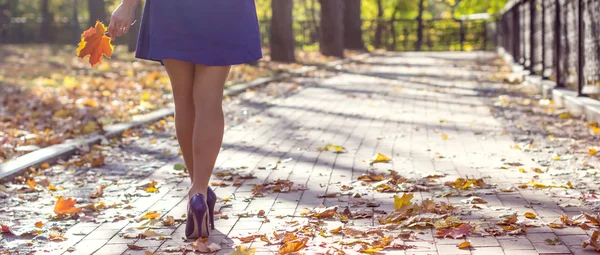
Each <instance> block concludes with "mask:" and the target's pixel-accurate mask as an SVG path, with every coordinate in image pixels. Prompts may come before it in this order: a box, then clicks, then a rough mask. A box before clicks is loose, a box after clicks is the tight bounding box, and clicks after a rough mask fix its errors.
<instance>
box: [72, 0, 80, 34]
mask: <svg viewBox="0 0 600 255" xmlns="http://www.w3.org/2000/svg"><path fill="white" fill-rule="evenodd" d="M78 9H79V0H73V14H72V15H73V16H72V17H71V27H72V37H73V39H72V40H73V42H74V43H78V42H79V37H80V33H81V31H79V30H81V27H80V26H79V10H78Z"/></svg>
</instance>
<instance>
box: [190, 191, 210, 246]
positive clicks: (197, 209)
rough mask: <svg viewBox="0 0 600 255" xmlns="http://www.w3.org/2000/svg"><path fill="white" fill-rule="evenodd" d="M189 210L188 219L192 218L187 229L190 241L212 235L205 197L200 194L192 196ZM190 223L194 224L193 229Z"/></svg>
mask: <svg viewBox="0 0 600 255" xmlns="http://www.w3.org/2000/svg"><path fill="white" fill-rule="evenodd" d="M188 208H189V209H188V213H189V216H188V218H191V221H188V225H187V226H186V228H185V235H186V237H187V238H188V239H196V238H199V237H204V238H205V237H208V235H209V234H210V229H209V226H208V213H207V211H208V206H207V204H206V199H205V198H204V195H202V194H199V193H198V194H196V195H194V196H192V199H190V203H189V207H188ZM189 223H192V224H191V227H190V224H189Z"/></svg>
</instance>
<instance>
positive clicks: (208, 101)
mask: <svg viewBox="0 0 600 255" xmlns="http://www.w3.org/2000/svg"><path fill="white" fill-rule="evenodd" d="M230 69H231V67H230V66H205V65H196V69H195V72H194V87H193V91H194V92H193V96H194V106H195V107H196V118H195V124H194V135H193V151H194V153H193V155H194V168H193V169H194V174H193V180H192V188H191V189H190V192H189V194H190V197H191V196H193V195H194V194H197V193H200V194H203V195H204V196H205V197H206V191H207V189H208V182H209V181H210V176H211V174H212V171H213V169H214V167H215V162H216V160H217V156H218V155H219V150H220V149H221V144H222V142H223V133H224V128H225V127H224V126H225V120H224V117H223V87H224V85H225V81H226V80H227V76H228V75H229V70H230Z"/></svg>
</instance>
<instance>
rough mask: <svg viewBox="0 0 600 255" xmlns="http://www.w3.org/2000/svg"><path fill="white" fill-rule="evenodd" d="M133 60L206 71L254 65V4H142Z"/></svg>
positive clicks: (183, 0) (258, 52) (190, 0)
mask: <svg viewBox="0 0 600 255" xmlns="http://www.w3.org/2000/svg"><path fill="white" fill-rule="evenodd" d="M136 58H140V59H148V60H154V61H159V62H161V63H162V60H163V59H177V60H181V61H186V62H192V63H196V64H203V65H209V66H226V65H235V64H242V63H248V62H253V61H256V60H259V59H261V58H262V49H261V38H260V30H259V26H258V19H257V16H256V6H255V3H254V0H146V5H145V6H144V13H143V15H142V23H141V27H140V34H139V37H138V42H137V49H136Z"/></svg>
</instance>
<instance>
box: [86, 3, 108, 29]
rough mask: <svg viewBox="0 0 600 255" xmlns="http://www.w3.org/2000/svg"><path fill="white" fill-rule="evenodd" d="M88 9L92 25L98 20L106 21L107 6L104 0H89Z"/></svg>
mask: <svg viewBox="0 0 600 255" xmlns="http://www.w3.org/2000/svg"><path fill="white" fill-rule="evenodd" d="M88 11H89V12H90V23H89V26H90V27H93V26H94V25H95V24H96V21H102V22H105V23H106V21H107V20H106V6H105V5H104V0H88Z"/></svg>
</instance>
